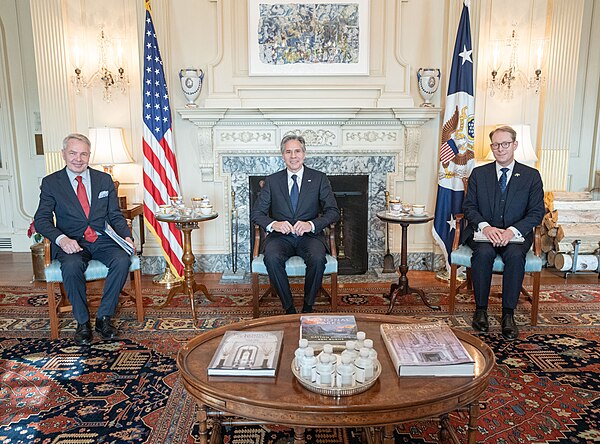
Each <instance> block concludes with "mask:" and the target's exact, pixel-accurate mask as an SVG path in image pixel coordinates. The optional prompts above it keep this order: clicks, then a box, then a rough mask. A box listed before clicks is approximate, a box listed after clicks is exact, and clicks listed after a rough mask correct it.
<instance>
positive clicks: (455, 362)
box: [379, 323, 475, 376]
mask: <svg viewBox="0 0 600 444" xmlns="http://www.w3.org/2000/svg"><path fill="white" fill-rule="evenodd" d="M379 330H380V332H381V337H382V339H383V342H384V343H385V346H386V348H387V351H388V353H389V355H390V358H392V361H393V362H394V366H395V367H396V371H397V372H398V375H399V376H473V375H474V373H475V361H474V360H473V358H472V357H471V356H470V355H469V353H468V352H467V350H466V349H465V347H464V346H463V345H462V343H461V342H460V340H459V339H458V338H457V337H456V335H455V334H454V332H453V331H452V329H451V328H450V327H448V326H447V325H446V324H441V323H440V324H438V323H417V324H381V325H380V326H379Z"/></svg>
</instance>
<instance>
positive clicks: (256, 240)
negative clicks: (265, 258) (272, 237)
mask: <svg viewBox="0 0 600 444" xmlns="http://www.w3.org/2000/svg"><path fill="white" fill-rule="evenodd" d="M260 238H261V236H260V226H258V225H256V224H254V248H253V250H252V257H253V258H255V257H258V255H259V254H260V240H261V239H260Z"/></svg>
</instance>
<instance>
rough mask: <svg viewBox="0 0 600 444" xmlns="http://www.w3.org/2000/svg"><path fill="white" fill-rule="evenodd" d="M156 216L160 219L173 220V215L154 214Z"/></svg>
mask: <svg viewBox="0 0 600 444" xmlns="http://www.w3.org/2000/svg"><path fill="white" fill-rule="evenodd" d="M156 216H158V217H160V218H161V219H175V217H176V216H175V214H160V213H156Z"/></svg>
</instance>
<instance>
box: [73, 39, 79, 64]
mask: <svg viewBox="0 0 600 444" xmlns="http://www.w3.org/2000/svg"><path fill="white" fill-rule="evenodd" d="M73 55H74V59H75V68H81V65H80V64H79V62H80V59H79V57H80V55H79V44H78V43H77V42H75V46H74V48H73Z"/></svg>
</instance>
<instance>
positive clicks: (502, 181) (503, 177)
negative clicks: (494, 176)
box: [499, 168, 508, 194]
mask: <svg viewBox="0 0 600 444" xmlns="http://www.w3.org/2000/svg"><path fill="white" fill-rule="evenodd" d="M500 171H502V175H501V176H500V181H499V183H500V191H502V194H504V192H505V191H506V186H507V185H508V176H507V175H506V173H508V168H500Z"/></svg>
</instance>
